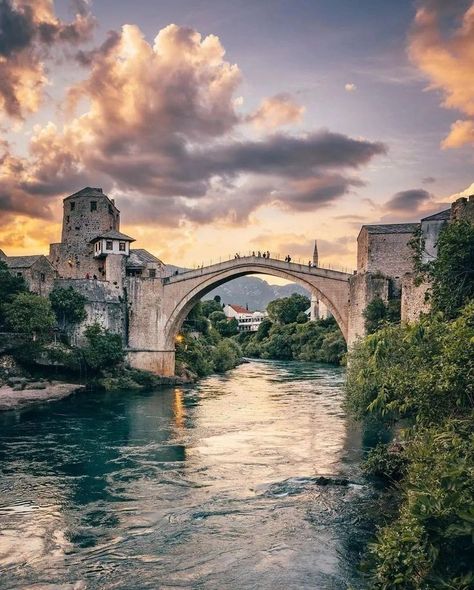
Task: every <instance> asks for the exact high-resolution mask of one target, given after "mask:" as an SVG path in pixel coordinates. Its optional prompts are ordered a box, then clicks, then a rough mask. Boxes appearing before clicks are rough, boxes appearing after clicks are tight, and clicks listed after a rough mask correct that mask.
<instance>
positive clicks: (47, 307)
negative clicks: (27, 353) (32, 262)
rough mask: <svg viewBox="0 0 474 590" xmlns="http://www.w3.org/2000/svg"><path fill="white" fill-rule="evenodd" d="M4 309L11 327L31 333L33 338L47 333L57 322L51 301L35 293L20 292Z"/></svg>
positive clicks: (14, 329)
mask: <svg viewBox="0 0 474 590" xmlns="http://www.w3.org/2000/svg"><path fill="white" fill-rule="evenodd" d="M4 309H5V320H6V323H7V325H8V326H9V328H11V329H12V330H13V331H14V332H24V333H26V334H31V335H32V336H33V340H35V339H36V338H37V337H38V336H44V335H45V334H47V333H48V332H49V331H50V330H51V329H52V328H53V327H54V326H55V324H56V318H55V315H54V313H53V310H52V309H51V303H50V302H49V301H48V299H45V298H44V297H41V296H40V295H35V294H34V293H18V295H16V297H15V298H14V299H13V301H11V303H7V304H6V305H5V306H4Z"/></svg>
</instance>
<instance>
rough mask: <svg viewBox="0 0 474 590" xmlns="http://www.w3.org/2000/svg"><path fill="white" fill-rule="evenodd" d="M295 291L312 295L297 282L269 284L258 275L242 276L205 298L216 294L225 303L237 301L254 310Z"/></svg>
mask: <svg viewBox="0 0 474 590" xmlns="http://www.w3.org/2000/svg"><path fill="white" fill-rule="evenodd" d="M293 293H299V294H300V295H306V296H307V297H310V294H309V292H308V291H307V290H306V289H305V288H304V287H301V286H300V285H298V284H296V283H290V284H289V285H269V284H268V283H267V281H264V280H263V279H259V278H257V277H240V278H238V279H234V280H233V281H229V282H228V283H225V284H224V285H221V286H220V287H217V289H214V290H213V291H211V292H210V293H208V294H207V295H206V296H205V297H204V299H212V298H213V297H214V296H215V295H220V297H221V300H222V302H223V303H236V304H237V305H243V306H244V307H245V306H247V305H248V308H249V309H250V310H252V311H254V310H257V309H259V310H264V309H265V308H266V307H267V305H268V304H269V303H270V301H273V300H274V299H280V298H281V297H289V296H290V295H291V294H293Z"/></svg>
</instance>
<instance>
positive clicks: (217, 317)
mask: <svg viewBox="0 0 474 590" xmlns="http://www.w3.org/2000/svg"><path fill="white" fill-rule="evenodd" d="M209 320H210V322H211V324H212V325H213V326H214V328H215V327H216V326H217V324H218V323H219V322H222V321H227V318H226V317H225V313H224V312H223V311H222V310H220V311H213V312H212V313H211V314H210V316H209Z"/></svg>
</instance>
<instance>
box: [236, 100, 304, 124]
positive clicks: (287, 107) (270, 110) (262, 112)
mask: <svg viewBox="0 0 474 590" xmlns="http://www.w3.org/2000/svg"><path fill="white" fill-rule="evenodd" d="M304 112H305V107H304V106H301V105H299V104H298V103H296V102H295V101H294V100H293V98H292V97H291V96H290V95H289V94H277V95H276V96H272V97H270V98H265V99H264V100H263V101H262V103H261V105H260V107H259V108H258V110H257V111H256V112H255V113H254V114H252V115H249V116H248V117H247V121H249V122H250V123H253V125H255V127H256V128H257V129H266V130H268V129H270V130H273V129H276V128H278V127H283V126H285V125H291V124H292V123H298V122H299V121H301V119H302V118H303V114H304Z"/></svg>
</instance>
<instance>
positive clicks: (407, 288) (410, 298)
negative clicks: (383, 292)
mask: <svg viewBox="0 0 474 590" xmlns="http://www.w3.org/2000/svg"><path fill="white" fill-rule="evenodd" d="M415 283H416V281H415V275H414V274H413V273H407V274H406V275H404V277H403V279H402V305H401V320H402V322H405V323H407V324H411V323H413V322H416V321H418V320H419V319H420V316H421V314H423V313H429V311H430V305H429V303H427V302H426V299H425V297H426V293H427V291H428V289H429V287H430V286H429V283H422V284H421V285H416V284H415Z"/></svg>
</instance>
